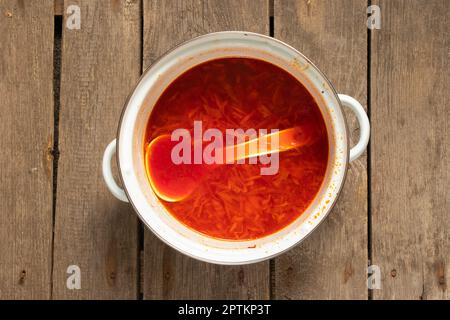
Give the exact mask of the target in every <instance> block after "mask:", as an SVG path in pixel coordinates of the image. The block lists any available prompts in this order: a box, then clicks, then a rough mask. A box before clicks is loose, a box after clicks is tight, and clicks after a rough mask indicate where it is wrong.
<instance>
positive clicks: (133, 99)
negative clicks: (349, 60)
mask: <svg viewBox="0 0 450 320" xmlns="http://www.w3.org/2000/svg"><path fill="white" fill-rule="evenodd" d="M224 57H250V58H256V59H262V60H265V61H268V62H270V63H272V64H275V65H277V66H279V67H281V68H282V69H284V70H286V71H288V72H289V73H290V74H291V75H293V76H294V77H295V78H297V79H298V80H299V81H300V82H301V83H302V84H303V85H304V86H305V87H306V88H307V89H308V90H309V91H310V93H311V94H312V95H313V96H314V98H315V100H316V102H317V103H318V105H319V107H320V110H321V112H322V114H323V117H324V119H325V123H326V127H327V131H328V139H329V144H330V147H329V163H328V167H327V170H326V175H325V179H324V182H323V183H322V186H321V188H320V191H319V193H318V195H317V196H316V198H315V200H314V201H313V202H312V203H311V205H310V206H309V208H308V209H307V210H306V211H305V212H304V213H303V214H302V215H301V216H300V217H299V218H298V219H297V220H296V221H294V222H293V223H291V224H290V225H288V226H287V227H285V228H284V229H282V230H280V231H278V232H276V233H274V234H271V235H269V236H266V237H263V238H260V239H257V240H250V241H226V240H218V239H213V238H210V237H207V236H205V235H203V234H200V233H198V232H196V231H194V230H191V229H189V228H187V227H186V226H184V225H183V224H181V223H180V222H179V221H178V220H176V219H175V218H174V217H173V216H172V215H171V214H170V213H169V212H168V211H167V210H166V209H165V207H164V206H163V205H162V204H161V202H160V200H159V199H158V198H157V196H156V195H155V193H154V192H153V190H152V188H151V187H150V185H149V182H148V180H147V176H146V173H145V167H144V147H143V145H144V132H145V128H146V124H147V120H148V119H149V116H150V113H151V112H152V109H153V106H154V105H155V103H156V101H157V100H158V98H159V97H160V95H161V94H162V92H163V91H164V90H165V88H167V86H168V85H169V84H170V83H171V82H172V81H173V80H175V79H176V78H177V77H178V76H179V75H181V74H182V73H184V72H185V71H187V70H188V69H190V68H192V67H193V66H195V65H198V64H200V63H202V62H205V61H208V60H211V59H217V58H224ZM342 106H344V107H349V108H350V109H351V110H352V111H353V112H354V114H355V115H356V118H357V119H358V122H359V127H360V138H359V142H358V143H357V144H356V146H354V147H352V148H350V146H349V139H348V133H347V125H346V121H345V118H344V114H343V112H342ZM369 135H370V125H369V120H368V118H367V115H366V113H365V111H364V109H363V107H362V106H361V104H360V103H359V102H357V101H356V100H355V99H353V98H351V97H349V96H346V95H341V94H337V93H336V92H335V90H334V88H333V86H332V85H331V83H330V81H329V80H328V79H327V78H326V77H325V76H324V74H323V73H322V72H321V71H320V70H319V69H318V68H317V67H316V66H314V65H313V64H312V63H311V61H309V60H308V59H307V58H306V57H305V56H303V55H302V54H301V53H300V52H298V51H297V50H295V49H294V48H292V47H291V46H289V45H287V44H285V43H283V42H281V41H279V40H276V39H274V38H271V37H267V36H264V35H260V34H255V33H249V32H235V31H229V32H228V31H227V32H218V33H210V34H207V35H204V36H201V37H198V38H195V39H193V40H190V41H188V42H185V43H184V44H182V45H180V46H178V47H176V48H174V49H172V50H171V51H169V52H167V53H166V54H164V55H163V56H162V57H161V58H160V59H159V60H157V61H156V62H155V63H154V64H153V65H152V66H151V67H150V68H149V69H147V70H146V71H145V73H144V74H143V76H142V77H141V79H140V81H139V83H138V84H137V86H136V88H135V89H134V91H133V92H132V94H131V95H130V96H129V98H128V100H127V102H126V104H125V106H124V109H123V113H122V116H121V120H120V123H119V127H118V131H117V137H116V139H115V140H113V141H112V142H111V143H110V144H109V145H108V146H107V148H106V150H105V154H104V157H103V175H104V178H105V182H106V185H107V186H108V188H109V190H110V191H111V192H112V193H113V195H114V196H116V197H117V198H118V199H120V200H122V201H129V202H130V203H131V205H132V206H133V207H134V209H135V211H136V213H137V214H138V215H139V217H140V218H141V220H142V221H143V222H144V223H145V225H146V226H147V227H148V228H149V229H150V230H151V231H153V233H154V234H155V235H156V236H158V237H159V238H160V239H161V240H162V241H164V242H165V243H167V244H168V245H170V246H171V247H173V248H175V249H176V250H178V251H180V252H182V253H184V254H186V255H188V256H191V257H193V258H195V259H199V260H203V261H207V262H211V263H218V264H248V263H254V262H258V261H262V260H265V259H270V258H273V257H274V256H276V255H278V254H280V253H282V252H284V251H286V250H288V249H290V248H292V247H293V246H295V245H296V244H298V243H300V242H301V241H302V240H303V239H305V238H306V237H307V236H308V235H309V234H311V232H313V230H314V229H315V228H316V227H317V226H318V225H319V224H320V223H321V222H322V221H323V220H324V219H325V217H326V216H327V215H328V213H329V212H330V210H331V208H332V207H333V205H334V203H335V202H336V200H337V197H338V195H339V193H340V191H341V189H342V186H343V183H344V180H345V174H346V171H347V166H348V163H349V162H350V161H353V160H355V159H356V158H358V157H359V156H360V155H361V154H362V153H363V152H364V150H365V149H366V147H367V143H368V141H369ZM114 154H116V160H117V164H118V168H119V173H120V177H121V179H122V185H123V189H122V188H121V187H119V185H118V184H117V183H116V182H115V181H114V178H113V175H112V172H111V161H112V159H113V156H114Z"/></svg>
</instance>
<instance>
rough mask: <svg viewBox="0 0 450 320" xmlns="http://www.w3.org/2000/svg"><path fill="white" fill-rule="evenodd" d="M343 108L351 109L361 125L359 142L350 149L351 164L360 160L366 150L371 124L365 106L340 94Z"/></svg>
mask: <svg viewBox="0 0 450 320" xmlns="http://www.w3.org/2000/svg"><path fill="white" fill-rule="evenodd" d="M338 96H339V99H340V100H341V102H342V105H343V106H346V107H348V108H350V109H351V110H352V111H353V113H354V114H355V116H356V119H358V123H359V141H358V143H357V144H356V146H354V147H353V148H351V149H350V162H352V161H354V160H356V159H358V158H359V156H360V155H361V154H362V153H363V152H364V150H366V148H367V144H368V143H369V138H370V122H369V118H368V117H367V113H366V111H364V108H363V106H362V105H361V104H360V103H359V102H358V101H357V100H356V99H354V98H352V97H350V96H347V95H345V94H338Z"/></svg>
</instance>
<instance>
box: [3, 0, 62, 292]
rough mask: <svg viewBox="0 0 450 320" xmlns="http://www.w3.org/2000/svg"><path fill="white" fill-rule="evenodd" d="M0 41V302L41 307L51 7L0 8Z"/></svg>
mask: <svg viewBox="0 0 450 320" xmlns="http://www.w3.org/2000/svg"><path fill="white" fill-rule="evenodd" d="M0 39H1V41H0V42H1V45H0V75H1V76H0V97H1V103H0V114H1V120H2V124H1V125H0V149H1V150H2V152H1V154H0V181H1V182H0V199H1V201H0V299H48V298H49V297H50V281H51V257H52V223H53V218H52V174H53V158H52V153H51V152H52V147H53V92H52V79H53V1H39V2H38V1H32V2H27V3H24V2H23V1H15V0H6V1H1V2H0Z"/></svg>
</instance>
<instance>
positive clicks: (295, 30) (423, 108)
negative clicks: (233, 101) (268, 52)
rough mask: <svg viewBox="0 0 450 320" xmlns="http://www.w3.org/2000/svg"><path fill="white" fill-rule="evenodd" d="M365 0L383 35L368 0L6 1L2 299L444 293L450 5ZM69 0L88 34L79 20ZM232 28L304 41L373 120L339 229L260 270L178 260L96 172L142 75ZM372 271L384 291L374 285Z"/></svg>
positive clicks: (447, 294) (449, 251)
mask: <svg viewBox="0 0 450 320" xmlns="http://www.w3.org/2000/svg"><path fill="white" fill-rule="evenodd" d="M369 2H371V4H376V5H378V6H379V7H380V8H381V29H379V30H378V29H374V30H372V31H370V30H369V29H368V28H367V26H366V20H367V13H366V9H367V7H368V1H366V0H345V1H344V0H339V1H338V0H332V1H326V0H320V1H319V0H298V1H294V0H292V1H282V0H275V1H270V0H245V1H240V0H216V1H213V0H211V1H199V0H186V1H183V0H144V1H142V2H141V1H138V0H128V1H102V0H96V1H93V0H89V1H88V0H85V1H81V0H67V1H64V3H63V2H62V1H56V2H54V1H53V0H44V1H20V0H0V39H1V41H0V97H1V102H0V112H1V120H2V121H1V123H2V124H1V126H0V150H1V153H0V179H1V184H0V298H3V299H5V298H14V299H16V298H34V299H38V298H39V299H49V298H53V299H72V298H75V299H78V298H83V299H85V298H98V299H104V298H124V299H155V298H162V299H172V298H214V299H215V298H239V299H241V298H242V299H269V298H273V299H313V298H320V299H332V298H340V299H350V298H354V299H372V298H373V299H398V298H406V299H449V298H450V291H449V289H448V281H449V280H448V277H449V274H450V258H449V256H450V245H449V244H450V241H449V230H450V226H449V222H450V202H449V198H450V194H449V184H450V179H449V172H450V166H449V163H450V160H449V144H450V128H449V118H450V117H449V116H450V94H449V87H450V79H449V77H450V23H449V22H448V16H449V13H450V1H448V0H428V1H419V0H417V1H414V0H409V1H408V0H403V1H401V0H369ZM72 4H75V5H78V6H79V8H80V13H81V29H73V28H72V29H69V28H68V27H67V26H66V22H67V21H68V16H69V15H68V14H67V13H66V12H67V8H68V6H69V5H72ZM62 16H64V17H62ZM219 30H247V31H253V32H258V33H262V34H267V35H273V36H275V37H276V38H278V39H281V40H283V41H285V42H287V43H289V44H291V45H293V46H294V47H296V48H297V49H299V50H300V51H301V52H303V53H304V54H305V55H307V56H308V57H310V58H311V59H312V60H313V61H314V62H315V63H316V64H317V65H318V66H319V67H320V68H321V69H322V70H323V71H324V72H325V73H326V74H327V75H328V77H329V78H330V79H331V81H332V82H333V83H334V84H335V86H336V88H337V90H338V91H339V92H341V93H346V94H349V95H352V96H354V97H356V98H357V99H358V100H360V101H361V102H363V103H364V104H365V105H366V106H367V111H368V113H369V115H370V119H371V125H372V136H371V142H370V148H369V150H368V152H367V154H366V155H364V156H363V157H361V158H359V159H358V160H357V161H355V162H354V163H352V164H351V166H350V169H349V172H348V175H347V181H346V183H345V188H344V191H343V193H342V195H341V197H340V199H339V202H338V204H337V206H336V207H335V208H334V210H333V212H332V213H331V214H330V215H329V217H328V218H327V220H326V222H325V223H323V224H322V225H321V226H320V227H319V229H318V230H317V231H316V232H314V234H313V235H312V236H311V237H310V238H308V239H307V241H305V242H304V243H303V244H302V245H300V246H297V247H296V248H294V249H293V250H291V251H289V252H288V253H285V254H283V255H281V256H279V257H278V258H276V259H274V260H272V261H267V262H262V263H258V264H254V265H248V266H236V267H229V266H217V265H211V264H206V263H202V262H198V261H195V260H192V259H190V258H187V257H185V256H183V255H181V254H179V253H177V252H176V251H174V250H172V249H170V248H169V247H167V246H166V245H164V244H163V243H162V242H161V241H159V240H157V239H156V238H155V237H154V236H153V235H152V234H151V233H150V232H149V231H148V230H144V229H143V227H142V225H141V224H140V222H139V221H138V219H137V216H136V215H135V214H134V212H133V210H132V209H131V208H130V206H129V205H127V204H123V203H120V202H119V201H118V200H116V199H115V198H114V197H113V196H112V195H111V194H110V193H109V192H108V191H107V189H106V187H105V185H104V183H103V179H102V175H101V158H102V153H103V150H104V148H105V146H106V145H107V143H108V142H109V141H110V140H111V139H112V138H113V137H114V135H115V132H116V128H117V123H118V119H119V116H120V112H121V109H122V106H123V104H124V100H125V98H126V96H127V95H128V93H129V92H130V90H132V88H133V86H134V85H135V83H136V81H137V80H138V79H139V76H140V74H141V73H142V71H143V70H145V69H146V68H147V67H148V66H149V65H150V64H151V63H152V62H153V61H154V60H155V59H156V58H157V57H158V56H160V55H161V54H163V53H164V52H165V51H166V50H168V49H169V48H171V47H173V46H174V45H176V44H179V43H180V42H182V41H184V40H187V39H190V38H192V37H195V36H197V35H201V34H205V33H208V32H213V31H219ZM348 120H349V125H350V129H351V132H352V135H353V136H354V137H353V138H354V139H353V140H355V138H356V137H357V136H358V128H357V126H356V120H355V119H353V117H352V116H351V115H350V114H349V119H348ZM70 265H77V266H79V268H80V271H81V289H79V290H77V289H73V290H70V289H68V288H67V286H66V281H67V278H68V277H69V274H68V273H67V269H68V267H69V266H70ZM368 265H376V266H378V267H379V268H380V271H381V289H378V290H376V289H373V290H369V289H368V287H367V277H368V274H367V267H368Z"/></svg>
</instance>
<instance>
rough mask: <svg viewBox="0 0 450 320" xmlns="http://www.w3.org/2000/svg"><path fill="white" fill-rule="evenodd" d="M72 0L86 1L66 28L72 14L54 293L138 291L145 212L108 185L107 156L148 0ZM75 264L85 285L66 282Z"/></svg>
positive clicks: (66, 39)
mask: <svg viewBox="0 0 450 320" xmlns="http://www.w3.org/2000/svg"><path fill="white" fill-rule="evenodd" d="M69 4H71V5H72V4H76V5H78V6H79V7H80V12H81V29H79V30H77V29H73V30H71V29H68V28H66V26H65V23H66V19H67V17H65V19H64V23H63V44H62V78H61V111H60V126H59V127H60V131H59V141H60V144H59V150H60V159H59V165H58V183H57V198H56V203H57V204H56V217H55V220H56V227H55V253H54V283H53V287H54V297H55V298H62V299H64V298H96V299H103V298H125V299H127V298H136V297H137V295H138V288H137V282H138V274H137V273H138V252H137V251H138V250H137V245H138V244H137V234H138V232H137V230H138V224H137V218H136V215H135V214H134V213H133V210H132V209H131V207H130V206H129V205H128V204H125V203H121V202H120V201H118V200H116V199H115V198H114V197H113V196H112V195H111V194H110V192H109V191H108V190H107V188H106V186H105V184H104V182H103V178H102V173H101V159H102V154H103V151H104V149H105V147H106V145H107V144H108V143H109V142H110V141H111V140H112V139H113V138H114V137H115V135H116V130H117V124H118V120H119V116H120V112H121V109H122V107H123V103H124V102H125V99H126V96H127V95H128V93H129V92H130V91H131V90H132V88H133V86H134V84H135V83H136V81H137V79H138V77H139V75H140V73H141V70H140V68H141V67H140V66H141V61H140V44H141V39H140V30H141V23H140V21H141V18H140V17H141V16H140V2H139V1H126V2H125V1H100V0H98V1H91V0H90V1H87V0H86V1H66V2H65V8H67V6H68V5H69ZM64 12H65V11H64ZM69 265H78V266H79V267H80V269H81V289H80V290H69V289H68V288H67V287H66V279H67V277H68V274H67V273H66V271H67V268H68V266H69Z"/></svg>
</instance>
